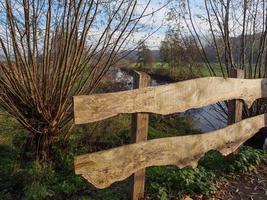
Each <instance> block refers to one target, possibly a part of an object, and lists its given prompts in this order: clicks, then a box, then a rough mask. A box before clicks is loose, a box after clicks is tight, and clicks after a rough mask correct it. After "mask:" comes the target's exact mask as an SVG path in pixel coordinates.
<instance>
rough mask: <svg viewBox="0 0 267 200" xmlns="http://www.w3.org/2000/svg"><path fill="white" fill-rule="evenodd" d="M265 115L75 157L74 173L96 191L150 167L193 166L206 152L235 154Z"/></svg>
mask: <svg viewBox="0 0 267 200" xmlns="http://www.w3.org/2000/svg"><path fill="white" fill-rule="evenodd" d="M264 123H265V115H259V116H256V117H253V118H249V119H245V120H243V121H241V122H238V123H236V124H233V125H231V126H228V127H226V128H224V129H220V130H217V131H214V132H210V133H206V134H198V135H190V136H179V137H169V138H162V139H154V140H150V141H147V142H140V143H136V144H130V145H125V146H122V147H118V148H114V149H111V150H106V151H100V152H96V153H92V154H86V155H81V156H78V157H75V172H76V174H81V175H82V176H83V177H84V178H86V179H87V180H88V181H89V182H91V183H92V184H94V185H95V186H96V187H97V188H105V187H108V186H109V185H111V184H112V183H114V182H116V181H120V180H123V179H125V178H127V177H129V176H130V175H131V174H133V173H134V172H136V171H138V170H140V169H143V168H145V167H150V166H161V165H176V166H178V167H185V166H196V164H197V161H198V160H199V159H200V158H201V157H202V156H203V155H204V154H205V153H206V152H207V151H209V150H211V149H215V150H218V151H220V152H221V153H222V154H223V155H228V154H230V153H232V152H234V151H235V150H236V149H237V148H238V147H239V146H240V145H241V144H242V143H243V142H245V141H246V140H247V139H249V138H250V137H252V136H253V135H254V134H255V133H256V132H257V131H258V130H259V129H260V128H261V127H263V126H264Z"/></svg>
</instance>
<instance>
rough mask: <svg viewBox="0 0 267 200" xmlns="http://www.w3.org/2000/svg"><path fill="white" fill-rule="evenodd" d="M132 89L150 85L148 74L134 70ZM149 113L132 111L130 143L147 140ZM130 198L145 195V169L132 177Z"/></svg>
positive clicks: (137, 198)
mask: <svg viewBox="0 0 267 200" xmlns="http://www.w3.org/2000/svg"><path fill="white" fill-rule="evenodd" d="M133 78H134V82H133V85H134V89H137V88H145V87H148V86H149V85H150V76H149V75H147V74H146V73H144V72H137V71H134V74H133ZM148 123H149V114H147V113H134V114H132V123H131V125H132V127H131V133H132V134H131V140H132V143H137V142H143V141H146V140H147V134H148ZM131 179H132V180H131V184H132V191H131V199H132V200H139V199H143V198H144V195H145V169H140V170H139V171H136V172H135V173H134V174H133V176H132V178H131Z"/></svg>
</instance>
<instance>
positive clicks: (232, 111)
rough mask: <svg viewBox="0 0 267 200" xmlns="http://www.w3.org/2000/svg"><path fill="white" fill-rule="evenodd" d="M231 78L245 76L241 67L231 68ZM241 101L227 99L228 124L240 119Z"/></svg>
mask: <svg viewBox="0 0 267 200" xmlns="http://www.w3.org/2000/svg"><path fill="white" fill-rule="evenodd" d="M230 77H231V78H245V71H244V70H241V69H231V70H230ZM242 112H243V102H242V101H241V100H236V99H234V100H230V101H228V125H231V124H233V123H236V122H239V121H241V120H242Z"/></svg>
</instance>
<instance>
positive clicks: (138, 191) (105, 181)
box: [74, 73, 267, 199]
mask: <svg viewBox="0 0 267 200" xmlns="http://www.w3.org/2000/svg"><path fill="white" fill-rule="evenodd" d="M135 80H136V82H135V86H136V87H137V88H139V89H134V90H130V91H123V92H115V93H106V94H95V95H90V96H76V97H74V115H75V123H76V124H84V123H90V122H96V121H100V120H103V119H106V118H109V117H113V116H116V115H118V114H121V113H134V114H133V115H134V116H133V121H132V123H133V127H132V132H133V136H132V138H133V142H134V144H130V145H125V146H121V147H117V148H113V149H110V150H105V151H100V152H96V153H90V154H86V155H81V156H77V157H75V163H74V164H75V172H76V173H77V174H81V175H82V176H83V177H84V178H85V179H87V180H88V181H89V182H91V183H92V184H93V185H95V186H96V187H97V188H106V187H108V186H110V185H111V184H112V183H114V182H117V181H121V180H124V179H126V178H127V177H129V176H131V175H132V174H134V176H133V186H132V188H133V193H132V199H139V198H142V197H143V194H144V174H145V171H144V170H145V168H146V167H150V166H162V165H176V166H177V167H180V168H181V167H185V166H193V167H194V166H196V165H197V162H198V160H199V159H200V158H201V157H202V156H203V155H204V154H205V153H206V152H207V151H209V150H212V149H213V150H218V151H220V152H221V153H222V154H223V155H228V154H230V153H232V152H235V151H236V150H237V149H238V147H239V146H240V145H241V144H243V143H244V142H245V141H246V140H248V139H249V138H251V137H252V136H253V135H254V134H255V133H256V132H257V131H258V130H259V129H260V128H262V127H264V126H265V121H266V115H265V114H263V115H258V116H256V117H252V118H249V119H245V120H242V121H240V120H241V119H231V120H232V121H231V122H230V123H229V124H232V123H233V122H237V121H240V122H237V123H234V124H232V125H229V126H227V127H226V128H223V129H220V130H217V131H213V132H209V133H205V134H197V135H188V136H177V137H168V138H161V139H153V140H149V141H146V139H147V127H148V113H156V114H162V115H166V114H172V113H176V112H184V111H186V110H188V109H191V108H199V107H202V106H206V105H209V104H214V103H217V102H219V101H226V100H233V99H239V100H241V99H242V100H243V101H244V103H245V104H246V105H247V106H251V105H252V103H253V102H254V101H255V100H256V99H258V98H262V97H267V79H237V78H227V79H224V78H220V77H208V78H199V79H193V80H188V81H183V82H178V83H172V84H168V85H161V86H155V87H146V86H147V85H148V83H149V77H147V76H146V75H145V74H143V73H138V74H137V78H135ZM238 102H239V101H232V104H233V106H234V107H237V106H236V105H237V103H238ZM239 103H240V102H239ZM239 107H240V106H239ZM232 110H233V109H232ZM230 111H231V110H230ZM234 111H235V112H234V113H239V115H240V110H239V111H237V109H236V108H235V109H234ZM236 111H237V112H236ZM235 118H238V116H237V117H235ZM239 118H240V117H239Z"/></svg>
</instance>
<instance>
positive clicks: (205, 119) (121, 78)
mask: <svg viewBox="0 0 267 200" xmlns="http://www.w3.org/2000/svg"><path fill="white" fill-rule="evenodd" d="M114 70H115V71H114V72H115V81H116V82H120V83H123V84H127V88H128V90H131V89H133V77H132V76H130V75H129V74H127V73H126V72H124V71H121V70H120V69H118V68H116V69H114ZM167 83H168V82H164V81H161V80H155V79H152V80H151V85H152V86H157V85H163V84H167ZM226 112H227V108H226V105H225V103H224V102H219V103H217V104H212V105H208V106H204V107H202V108H193V109H189V110H187V111H185V112H182V113H179V114H180V115H181V116H189V117H192V118H193V119H194V121H195V124H196V128H197V129H199V130H201V131H202V132H209V131H213V130H217V129H220V128H223V127H225V126H226V125H227V116H226V114H225V113H226Z"/></svg>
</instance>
